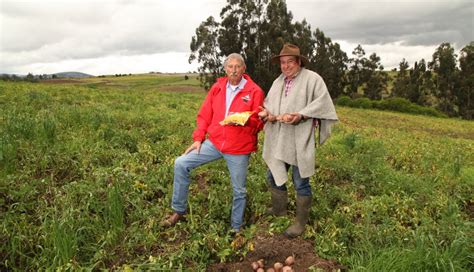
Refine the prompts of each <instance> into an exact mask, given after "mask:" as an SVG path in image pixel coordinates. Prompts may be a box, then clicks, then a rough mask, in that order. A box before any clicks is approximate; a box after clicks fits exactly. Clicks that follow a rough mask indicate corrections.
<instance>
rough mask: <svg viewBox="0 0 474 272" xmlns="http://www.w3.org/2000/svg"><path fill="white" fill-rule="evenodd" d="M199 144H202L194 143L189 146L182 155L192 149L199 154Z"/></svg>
mask: <svg viewBox="0 0 474 272" xmlns="http://www.w3.org/2000/svg"><path fill="white" fill-rule="evenodd" d="M201 144H202V143H201V142H200V141H195V142H194V143H193V144H192V145H191V146H189V147H188V149H186V151H184V154H188V153H189V152H191V151H193V150H194V149H197V153H198V154H199V152H200V151H201Z"/></svg>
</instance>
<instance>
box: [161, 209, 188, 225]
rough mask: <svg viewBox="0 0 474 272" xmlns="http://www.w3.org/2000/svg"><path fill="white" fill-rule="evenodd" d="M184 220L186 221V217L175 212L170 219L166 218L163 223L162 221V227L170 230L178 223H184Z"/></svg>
mask: <svg viewBox="0 0 474 272" xmlns="http://www.w3.org/2000/svg"><path fill="white" fill-rule="evenodd" d="M184 219H185V218H184V215H182V214H179V213H177V212H174V213H172V214H171V215H169V216H168V217H166V218H165V219H164V220H163V221H161V222H160V226H162V227H165V228H169V227H172V226H174V225H176V223H178V221H183V220H184Z"/></svg>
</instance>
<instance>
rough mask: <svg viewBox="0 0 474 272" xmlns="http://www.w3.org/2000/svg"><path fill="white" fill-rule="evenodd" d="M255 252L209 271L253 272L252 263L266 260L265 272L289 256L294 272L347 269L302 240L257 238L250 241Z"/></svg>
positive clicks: (215, 266) (277, 236)
mask: <svg viewBox="0 0 474 272" xmlns="http://www.w3.org/2000/svg"><path fill="white" fill-rule="evenodd" d="M250 243H253V244H254V248H255V249H254V250H253V251H251V252H249V253H248V254H247V256H245V258H244V259H243V260H242V261H240V262H234V263H221V264H215V265H212V266H210V267H209V268H208V270H207V271H222V272H223V271H241V272H247V271H248V272H252V271H254V270H253V269H252V266H251V264H252V262H255V261H258V260H260V259H263V260H264V263H265V271H266V269H268V268H271V267H273V264H274V263H275V262H280V263H284V262H285V260H286V258H287V257H288V256H293V257H294V259H295V263H294V264H293V265H292V266H291V267H292V268H293V271H297V272H299V271H309V269H310V268H314V269H318V268H319V269H321V270H323V271H337V270H341V271H344V270H346V268H345V267H344V266H342V265H340V264H338V263H337V262H336V261H332V260H324V259H321V258H319V257H318V256H317V255H315V254H314V246H313V244H312V243H311V242H309V241H306V240H304V239H302V238H295V239H288V238H286V237H285V236H284V235H281V234H280V235H275V236H269V235H265V236H257V237H256V238H255V239H253V240H252V241H250Z"/></svg>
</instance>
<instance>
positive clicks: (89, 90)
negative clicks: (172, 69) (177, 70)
mask: <svg viewBox="0 0 474 272" xmlns="http://www.w3.org/2000/svg"><path fill="white" fill-rule="evenodd" d="M204 96H205V92H204V91H203V90H201V89H200V88H199V87H198V81H197V79H196V78H195V77H193V76H192V77H191V78H190V79H189V80H184V76H182V75H142V76H127V77H120V78H115V77H110V78H91V79H82V80H80V81H77V82H69V83H67V82H63V83H61V82H57V83H55V84H53V83H48V84H46V83H36V84H33V83H21V82H20V83H18V82H17V83H12V82H0V217H1V227H2V228H1V232H0V258H1V259H0V260H1V262H0V270H2V271H4V270H5V271H37V270H58V271H64V270H70V271H77V270H102V269H105V270H129V269H134V270H158V269H163V270H173V271H175V270H184V271H203V270H205V269H206V268H207V267H208V266H209V265H211V264H215V263H219V262H228V261H235V260H239V259H240V258H242V257H243V256H244V255H245V254H246V253H247V252H248V251H249V250H251V249H250V247H248V246H244V247H243V248H240V249H234V248H233V247H232V245H231V238H230V235H229V233H228V232H229V227H228V226H229V220H230V217H229V213H230V208H231V201H232V194H231V187H230V182H229V177H228V175H227V170H226V166H225V163H224V162H216V163H212V164H210V165H207V166H205V167H202V168H198V169H197V170H196V171H195V172H194V173H193V175H194V177H195V180H196V182H194V183H193V184H192V185H191V194H190V199H189V203H190V210H189V215H188V221H187V223H186V224H181V223H180V224H178V225H177V226H176V227H175V228H173V229H167V230H162V229H160V227H159V224H158V223H159V221H160V220H161V219H162V217H163V216H165V215H166V214H168V213H169V212H170V199H171V192H172V177H173V163H174V159H175V158H176V157H177V156H179V155H180V154H181V153H182V152H183V151H184V150H185V149H186V147H187V146H188V145H190V144H191V143H192V139H191V133H192V131H193V129H194V127H195V116H196V113H197V111H198V109H199V106H200V103H201V102H202V100H203V99H204ZM337 112H338V115H339V117H340V122H339V123H338V124H337V125H336V127H335V129H334V131H333V136H332V138H330V139H329V140H328V142H327V143H326V144H324V145H323V146H321V147H318V150H317V158H316V160H317V163H316V164H317V174H316V175H315V176H314V177H313V178H312V180H311V183H312V187H313V195H314V204H313V207H312V210H311V216H310V218H311V222H310V224H309V225H308V226H307V230H306V232H305V234H304V238H305V239H307V240H311V241H314V252H315V253H317V254H318V255H319V256H321V257H323V258H327V259H335V260H337V261H338V262H339V263H341V264H343V265H344V266H346V267H348V268H349V269H350V270H351V271H470V269H472V267H473V262H474V254H473V251H474V250H473V244H474V241H473V238H472V237H474V235H473V217H474V199H473V196H474V189H473V188H474V123H473V122H472V121H463V120H458V119H446V118H433V117H425V116H416V115H408V114H400V113H392V112H378V111H371V110H363V109H353V108H345V107H338V108H337ZM263 136H264V135H263V134H261V135H260V143H262V140H263ZM265 171H266V167H265V164H264V162H263V161H262V159H261V153H260V152H258V153H256V154H254V155H253V156H252V158H251V166H250V169H249V176H248V188H247V189H248V209H247V211H246V220H247V224H246V226H245V229H244V235H245V239H246V242H248V243H250V242H251V241H252V238H253V237H255V235H256V234H257V233H262V232H263V233H279V232H281V231H283V230H285V229H286V227H287V226H288V225H289V224H290V223H291V221H290V220H289V219H286V218H271V217H266V216H264V212H265V209H266V207H267V206H268V205H269V203H270V194H269V192H267V187H266V182H265ZM290 192H294V190H292V189H290ZM291 199H292V200H293V202H291V203H290V206H291V207H292V210H294V196H292V197H291Z"/></svg>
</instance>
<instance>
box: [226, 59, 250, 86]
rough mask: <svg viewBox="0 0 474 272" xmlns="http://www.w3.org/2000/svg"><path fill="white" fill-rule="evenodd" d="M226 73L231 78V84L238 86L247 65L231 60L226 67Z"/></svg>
mask: <svg viewBox="0 0 474 272" xmlns="http://www.w3.org/2000/svg"><path fill="white" fill-rule="evenodd" d="M225 73H226V74H227V77H229V81H230V84H232V85H237V84H239V82H240V80H241V79H242V75H243V74H244V73H245V64H244V63H242V62H241V61H240V60H238V59H229V60H227V63H226V65H225Z"/></svg>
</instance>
